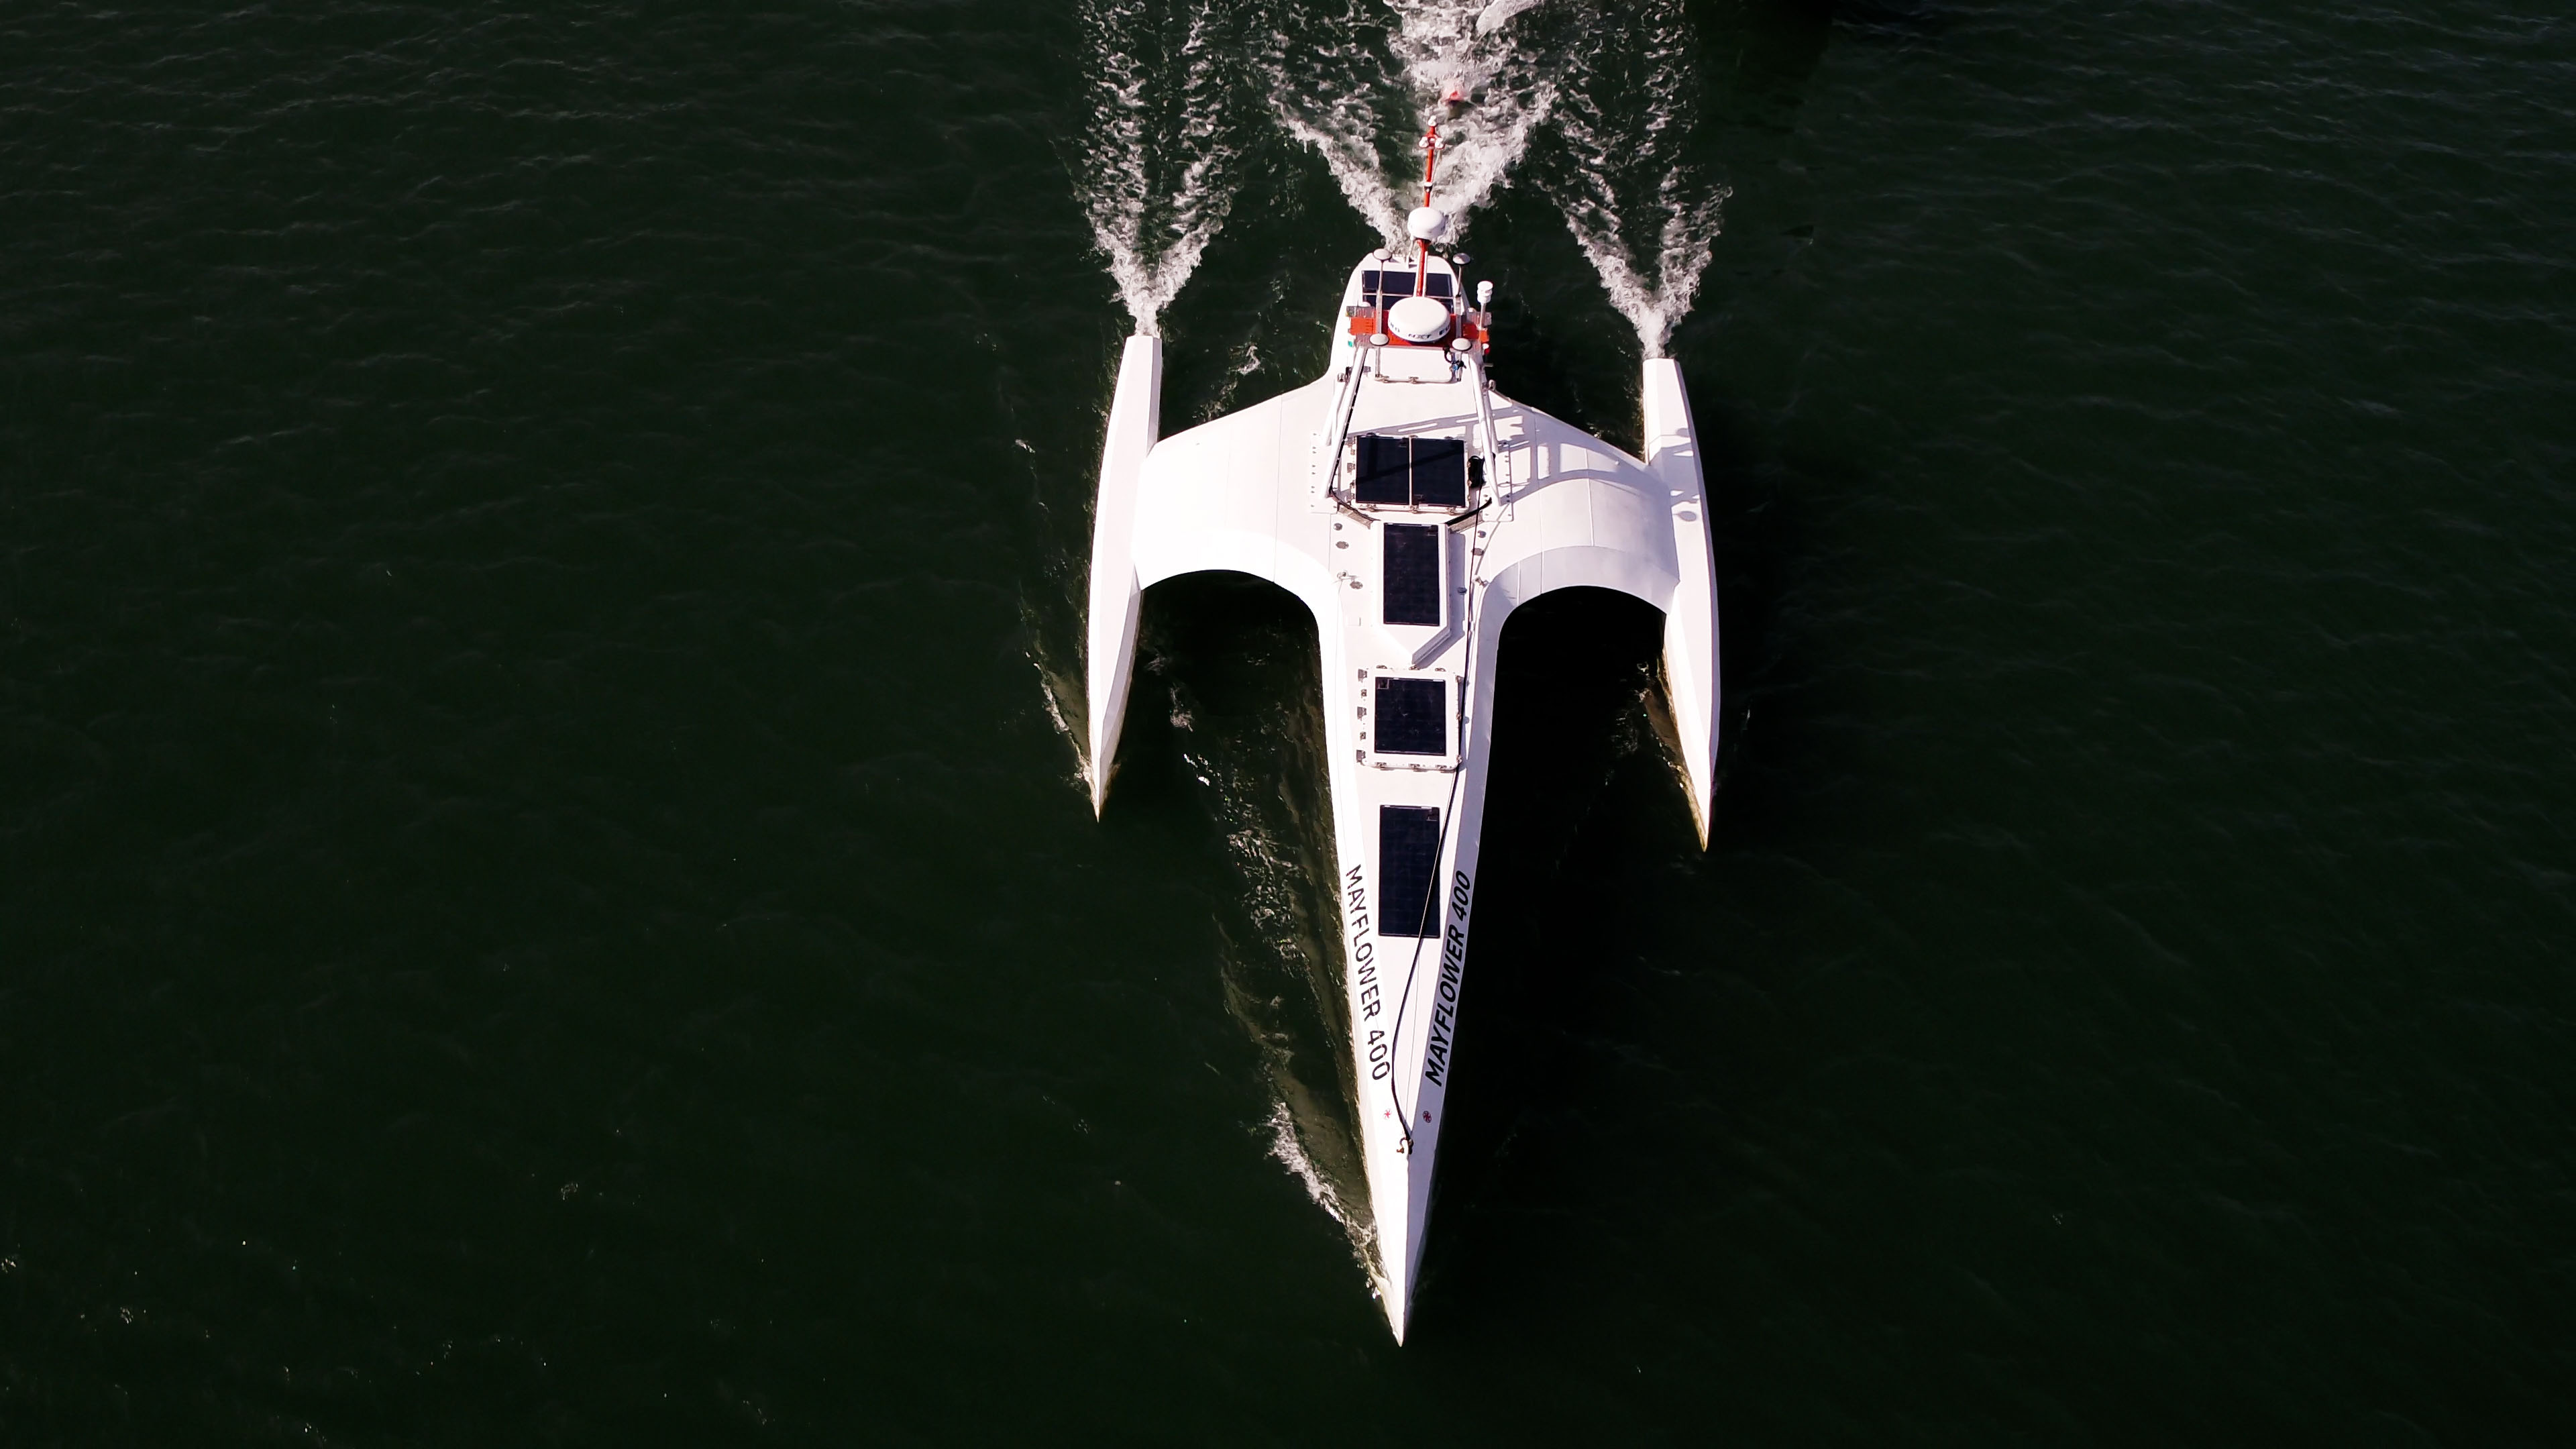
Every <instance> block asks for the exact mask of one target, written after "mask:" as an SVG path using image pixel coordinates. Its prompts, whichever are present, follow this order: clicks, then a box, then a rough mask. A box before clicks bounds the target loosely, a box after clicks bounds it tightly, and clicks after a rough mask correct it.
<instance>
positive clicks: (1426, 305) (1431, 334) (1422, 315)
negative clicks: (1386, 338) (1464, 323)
mask: <svg viewBox="0 0 2576 1449" xmlns="http://www.w3.org/2000/svg"><path fill="white" fill-rule="evenodd" d="M1386 330H1387V331H1389V332H1392V333H1394V334H1395V335H1396V336H1398V337H1401V338H1403V339H1404V340H1405V341H1407V342H1412V343H1418V344H1421V345H1423V346H1429V345H1431V344H1433V343H1437V342H1439V341H1441V340H1442V339H1444V338H1446V337H1447V336H1448V335H1449V305H1448V304H1447V303H1445V302H1442V301H1440V300H1438V299H1437V298H1433V297H1407V298H1405V299H1403V300H1402V301H1400V302H1397V303H1396V304H1395V305H1394V306H1392V307H1389V308H1387V309H1386Z"/></svg>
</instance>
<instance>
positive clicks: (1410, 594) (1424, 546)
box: [1378, 523, 1440, 624]
mask: <svg viewBox="0 0 2576 1449" xmlns="http://www.w3.org/2000/svg"><path fill="white" fill-rule="evenodd" d="M1384 531H1385V533H1386V581H1385V584H1384V586H1383V587H1382V588H1381V589H1380V590H1379V591H1378V596H1379V597H1380V598H1381V599H1383V600H1384V601H1385V607H1386V619H1385V622H1387V623H1389V624H1437V623H1439V622H1440V528H1439V525H1437V524H1430V523H1390V524H1388V525H1386V528H1385V530H1384Z"/></svg>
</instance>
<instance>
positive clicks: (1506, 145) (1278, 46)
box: [1254, 0, 1557, 246]
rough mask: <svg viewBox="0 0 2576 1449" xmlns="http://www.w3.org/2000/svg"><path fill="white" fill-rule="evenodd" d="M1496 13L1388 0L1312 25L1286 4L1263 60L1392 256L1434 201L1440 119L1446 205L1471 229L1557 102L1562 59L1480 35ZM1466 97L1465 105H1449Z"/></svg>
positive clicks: (1293, 118) (1304, 132)
mask: <svg viewBox="0 0 2576 1449" xmlns="http://www.w3.org/2000/svg"><path fill="white" fill-rule="evenodd" d="M1495 8H1496V7H1494V6H1490V5H1479V4H1478V3H1477V0H1386V3H1385V4H1384V5H1383V7H1382V8H1381V7H1379V6H1361V5H1358V4H1352V5H1349V6H1348V7H1347V8H1345V9H1344V10H1343V11H1342V12H1341V13H1340V14H1338V15H1332V16H1325V17H1322V18H1313V17H1303V16H1298V17H1292V16H1290V15H1289V14H1288V12H1287V10H1286V8H1285V7H1284V6H1283V7H1282V8H1280V9H1279V10H1278V11H1277V12H1276V13H1275V14H1274V17H1273V21H1274V23H1273V25H1272V27H1271V32H1270V35H1269V37H1268V42H1269V43H1268V44H1267V45H1266V46H1260V47H1256V48H1255V50H1254V58H1255V63H1256V65H1257V66H1258V68H1259V70H1260V72H1261V78H1262V80H1263V81H1265V82H1266V84H1267V87H1268V90H1269V94H1270V97H1271V105H1272V107H1273V110H1274V112H1275V114H1276V116H1277V119H1278V121H1279V124H1280V126H1281V127H1282V129H1284V130H1286V131H1287V133H1288V134H1289V135H1291V136H1293V137H1295V138H1296V139H1297V140H1298V141H1300V142H1302V143H1303V144H1304V145H1306V146H1307V147H1308V148H1310V149H1311V150H1313V151H1314V152H1315V153H1316V154H1317V155H1318V156H1320V157H1322V158H1323V161H1324V164H1325V166H1326V167H1327V168H1328V169H1329V170H1330V171H1331V172H1332V175H1333V179H1334V181H1336V182H1337V183H1339V184H1340V186H1341V188H1342V194H1343V196H1345V197H1346V198H1348V199H1349V201H1350V203H1351V206H1352V208H1353V209H1355V210H1356V211H1358V212H1359V214H1360V216H1361V217H1362V218H1363V219H1365V220H1366V221H1367V222H1368V223H1369V225H1370V226H1372V227H1375V228H1376V229H1377V231H1378V233H1379V235H1380V236H1382V237H1384V238H1385V240H1386V242H1387V244H1388V245H1389V246H1397V245H1401V244H1403V243H1404V240H1405V237H1404V215H1405V213H1406V212H1408V211H1410V210H1412V209H1413V207H1415V206H1417V205H1419V204H1420V203H1421V200H1422V192H1421V188H1422V145H1421V140H1422V136H1423V134H1424V133H1425V132H1426V131H1427V130H1428V129H1429V128H1430V125H1431V123H1432V122H1433V121H1435V120H1436V121H1438V122H1439V123H1440V141H1441V149H1440V184H1439V202H1440V205H1441V207H1442V209H1443V210H1446V211H1448V212H1449V213H1450V214H1451V215H1452V216H1454V217H1456V218H1457V219H1458V222H1459V225H1460V228H1461V230H1463V229H1464V226H1465V223H1466V220H1467V218H1468V216H1469V215H1470V214H1471V213H1473V212H1474V211H1475V210H1476V209H1477V208H1479V207H1481V206H1483V205H1484V204H1485V203H1486V202H1487V201H1489V200H1491V199H1492V197H1493V194H1494V190H1495V188H1496V187H1498V186H1500V185H1501V184H1502V183H1503V180H1504V178H1505V177H1506V176H1507V175H1509V174H1510V172H1511V170H1512V168H1513V166H1514V165H1515V164H1517V163H1518V162H1519V161H1520V159H1521V156H1522V155H1523V153H1525V152H1526V151H1528V149H1529V144H1530V138H1531V136H1532V134H1533V133H1534V132H1536V131H1537V130H1538V128H1539V126H1540V125H1541V124H1542V123H1544V122H1545V121H1546V120H1547V117H1548V114H1549V112H1550V111H1551V110H1552V109H1553V108H1554V106H1555V104H1556V98H1557V83H1556V81H1555V79H1554V70H1555V64H1554V61H1553V59H1552V58H1551V57H1550V55H1549V54H1548V51H1547V47H1546V46H1545V45H1543V44H1539V43H1536V42H1532V41H1530V40H1528V39H1526V31H1527V26H1526V25H1513V26H1505V25H1502V24H1501V23H1500V22H1499V21H1497V22H1496V23H1495V24H1494V25H1492V26H1487V27H1483V28H1480V27H1479V25H1478V18H1479V15H1480V13H1483V12H1489V11H1492V10H1494V9H1495ZM1522 8H1528V7H1522ZM1512 13H1518V11H1517V10H1515V11H1513V12H1512ZM1504 18H1505V19H1508V18H1509V17H1508V16H1505V17H1504ZM1390 21H1391V22H1392V23H1390ZM1453 93H1454V94H1457V95H1459V96H1461V97H1463V98H1464V100H1465V104H1463V105H1460V106H1451V105H1449V104H1447V103H1446V102H1445V101H1444V99H1443V97H1444V96H1447V95H1450V94H1453Z"/></svg>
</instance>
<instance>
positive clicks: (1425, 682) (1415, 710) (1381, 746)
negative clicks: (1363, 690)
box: [1376, 678, 1449, 755]
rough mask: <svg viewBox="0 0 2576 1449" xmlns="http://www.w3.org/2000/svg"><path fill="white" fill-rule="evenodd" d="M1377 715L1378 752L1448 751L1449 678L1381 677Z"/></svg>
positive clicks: (1410, 753)
mask: <svg viewBox="0 0 2576 1449" xmlns="http://www.w3.org/2000/svg"><path fill="white" fill-rule="evenodd" d="M1376 716H1377V721H1376V723H1377V736H1376V738H1377V752H1378V753H1379V754H1381V755H1446V754H1448V753H1449V681H1448V680H1445V679H1386V678H1380V679H1379V680H1378V682H1377V709H1376Z"/></svg>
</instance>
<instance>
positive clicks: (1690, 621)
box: [1089, 208, 1718, 1342]
mask: <svg viewBox="0 0 2576 1449" xmlns="http://www.w3.org/2000/svg"><path fill="white" fill-rule="evenodd" d="M1426 210H1427V208H1426ZM1413 229H1414V233H1415V235H1416V237H1417V238H1422V239H1423V240H1422V241H1421V242H1420V243H1419V244H1418V245H1417V248H1416V250H1415V252H1414V254H1412V255H1402V254H1397V253H1383V252H1382V253H1378V254H1376V255H1373V256H1371V257H1369V258H1367V259H1365V260H1363V261H1362V262H1361V263H1360V264H1359V265H1358V266H1357V267H1355V268H1353V269H1352V272H1351V276H1350V280H1349V282H1348V284H1347V285H1346V286H1345V287H1344V289H1343V295H1342V306H1341V309H1340V315H1339V316H1338V317H1336V318H1335V319H1334V327H1333V336H1334V343H1333V349H1332V353H1331V362H1330V364H1329V366H1328V367H1327V369H1326V371H1325V374H1324V375H1323V376H1322V377H1319V378H1317V379H1316V380H1315V381H1313V382H1311V383H1308V384H1307V385H1306V386H1304V387H1301V388H1298V389H1297V390H1296V391H1294V392H1290V393H1287V394H1285V395H1284V396H1281V397H1276V398H1272V399H1271V400H1270V401H1268V402H1265V403H1261V404H1258V405H1256V406H1254V407H1249V408H1246V409H1244V410H1242V411H1241V412H1237V413H1234V414H1231V415H1229V416H1226V417H1223V418H1219V419H1217V420H1216V421H1214V422H1211V423H1207V424H1205V425H1203V426H1200V427H1196V428H1191V429H1189V430H1188V431H1186V432H1182V433H1177V434H1174V435H1173V436H1171V437H1168V438H1165V437H1161V436H1160V396H1161V390H1162V366H1163V357H1162V343H1161V342H1160V341H1159V340H1158V339H1155V338H1151V337H1136V338H1131V339H1129V341H1128V343H1127V350H1126V356H1125V359H1124V361H1123V362H1122V364H1121V366H1120V368H1119V374H1118V391H1117V396H1116V400H1115V402H1114V403H1113V404H1112V406H1111V409H1110V415H1109V437H1108V441H1107V443H1106V445H1105V446H1104V447H1103V449H1102V452H1101V468H1100V500H1099V507H1098V511H1097V514H1096V516H1095V519H1094V524H1093V528H1094V532H1093V538H1092V555H1091V609H1090V619H1089V631H1090V638H1089V645H1090V655H1089V671H1090V680H1089V684H1090V698H1089V716H1090V721H1089V728H1090V750H1091V774H1092V781H1091V790H1092V803H1093V806H1094V808H1095V809H1097V808H1100V807H1101V806H1102V805H1104V804H1105V803H1106V801H1107V798H1108V794H1109V784H1110V780H1111V778H1112V776H1113V774H1114V769H1115V763H1116V759H1117V751H1118V732H1119V725H1120V722H1121V716H1122V715H1123V714H1124V712H1125V709H1126V704H1127V686H1128V681H1129V677H1130V674H1131V672H1132V669H1133V665H1134V656H1135V644H1136V618H1137V610H1138V607H1139V602H1140V598H1141V595H1142V592H1143V590H1144V589H1145V588H1147V587H1148V586H1150V585H1152V584H1155V583H1157V582H1159V581H1161V580H1163V579H1168V578H1171V577H1173V576H1175V575H1178V574H1185V573H1194V572H1198V571H1201V570H1207V569H1227V570H1233V571H1235V572H1238V573H1246V574H1251V575H1253V576H1254V577H1256V578H1263V579H1268V580H1270V581H1271V582H1273V583H1276V584H1278V585H1279V586H1280V587H1282V588H1285V589H1286V590H1288V592H1290V593H1292V594H1294V595H1296V596H1297V597H1298V598H1299V599H1301V600H1303V601H1305V604H1306V607H1307V609H1308V610H1309V611H1310V612H1312V613H1313V615H1314V618H1315V626H1316V630H1317V633H1318V635H1319V636H1320V640H1321V646H1322V648H1321V654H1322V660H1323V691H1324V699H1323V715H1324V730H1325V742H1326V748H1327V757H1328V758H1329V760H1330V762H1331V777H1332V778H1331V786H1332V802H1333V834H1334V845H1335V848H1336V851H1337V860H1338V865H1339V872H1340V884H1341V898H1342V899H1341V906H1342V921H1341V925H1342V950H1343V957H1344V960H1343V965H1344V968H1345V984H1346V990H1347V992H1348V1004H1349V1011H1350V1027H1351V1054H1352V1058H1353V1063H1354V1065H1355V1067H1356V1068H1357V1077H1358V1082H1359V1087H1360V1099H1359V1102H1358V1104H1357V1105H1358V1110H1359V1117H1360V1123H1359V1125H1360V1129H1361V1138H1362V1143H1363V1147H1364V1150H1365V1155H1366V1160H1367V1167H1368V1184H1369V1195H1370V1200H1371V1205H1372V1207H1373V1209H1374V1211H1375V1214H1376V1219H1377V1244H1378V1252H1379V1267H1380V1270H1381V1273H1382V1275H1383V1276H1382V1287H1381V1291H1382V1293H1383V1295H1384V1298H1385V1303H1386V1312H1387V1319H1388V1322H1389V1323H1390V1324H1391V1325H1392V1326H1393V1327H1394V1329H1395V1335H1396V1338H1397V1340H1398V1341H1399V1342H1400V1341H1402V1339H1403V1337H1404V1331H1405V1325H1406V1323H1407V1321H1408V1319H1409V1317H1410V1315H1411V1311H1412V1306H1413V1286H1414V1276H1415V1272H1416V1270H1417V1269H1418V1268H1419V1266H1420V1264H1421V1261H1422V1238H1423V1229H1424V1226H1425V1219H1426V1215H1427V1213H1428V1211H1429V1208H1430V1202H1431V1184H1432V1165H1433V1160H1434V1156H1435V1151H1434V1150H1435V1148H1436V1146H1437V1144H1438V1142H1439V1137H1440V1127H1441V1123H1442V1120H1443V1118H1444V1116H1445V1112H1444V1108H1445V1106H1446V1099H1447V1094H1448V1085H1449V1074H1450V1064H1451V1056H1452V1050H1453V1045H1454V1043H1455V1041H1456V1038H1457V1029H1458V1005H1459V996H1460V992H1461V989H1462V988H1463V986H1464V978H1465V967H1466V963H1467V929H1468V926H1469V923H1470V920H1471V918H1472V915H1473V911H1474V906H1475V898H1476V863H1477V836H1478V832H1479V827H1480V825H1481V823H1482V819H1483V814H1484V800H1485V771H1486V761H1487V757H1488V746H1489V745H1490V743H1491V741H1492V738H1493V730H1492V723H1493V718H1492V710H1493V701H1494V672H1493V664H1494V660H1495V656H1496V650H1497V646H1498V644H1499V643H1500V641H1501V638H1502V631H1503V622H1504V620H1505V619H1507V618H1509V617H1510V615H1511V612H1512V610H1513V609H1515V608H1517V607H1519V606H1520V605H1521V604H1523V603H1525V602H1527V601H1529V600H1530V599H1533V598H1536V597H1537V596H1539V595H1540V594H1543V593H1546V592H1548V591H1549V590H1551V589H1562V588H1571V587H1576V586H1585V585H1588V586H1593V587H1599V588H1608V589H1616V590H1619V591H1620V592H1622V593H1627V594H1633V595H1635V596H1636V597H1638V598H1640V599H1643V600H1645V601H1646V602H1647V603H1649V604H1652V605H1654V606H1655V607H1656V608H1658V609H1661V610H1663V611H1664V661H1663V662H1664V679H1665V683H1666V686H1667V689H1668V691H1669V694H1670V697H1671V706H1672V717H1673V721H1674V723H1675V725H1676V726H1677V727H1678V729H1679V733H1680V739H1681V747H1682V748H1681V753H1682V766H1683V770H1684V773H1685V775H1686V777H1687V782H1688V794H1689V797H1690V806H1691V813H1692V815H1693V817H1694V819H1695V820H1696V822H1697V824H1698V826H1699V832H1700V843H1701V844H1702V846H1703V847H1704V846H1705V845H1706V844H1707V841H1708V820H1709V806H1710V799H1709V796H1710V791H1711V788H1712V785H1713V779H1712V775H1713V771H1714V765H1715V761H1716V753H1717V707H1718V674H1717V663H1718V660H1717V601H1716V594H1715V582H1716V581H1715V576H1714V574H1713V571H1712V569H1711V565H1710V555H1709V536H1708V523H1707V518H1706V513H1707V510H1706V507H1705V505H1704V503H1703V500H1702V493H1701V485H1700V463H1699V451H1698V447H1697V444H1696V441H1695V438H1694V435H1693V433H1692V429H1691V416H1690V404H1689V401H1688V399H1687V398H1686V397H1685V396H1684V394H1683V390H1682V378H1681V371H1680V369H1679V368H1678V367H1676V366H1675V365H1674V364H1673V363H1672V362H1671V361H1670V360H1668V359H1663V358H1650V359H1648V360H1647V362H1646V364H1645V441H1646V456H1645V457H1643V458H1637V457H1634V456H1631V455H1630V454H1628V453H1627V452H1625V451H1623V450H1621V449H1619V448H1616V447H1613V446H1611V445H1610V444H1608V443H1605V442H1603V441H1601V440H1600V439H1598V438H1595V437H1593V436H1591V435H1590V434H1587V433H1584V432H1582V431H1580V430H1578V429H1576V428H1574V427H1572V426H1570V425H1568V424H1566V423H1563V422H1560V421H1558V420H1557V419H1555V418H1552V417H1549V416H1548V415H1547V414H1545V413H1542V412H1540V411H1538V410H1537V409H1535V408H1530V407H1525V406H1523V405H1521V404H1519V403H1516V402H1513V401H1512V400H1511V399H1509V398H1507V397H1504V396H1503V395H1502V394H1500V393H1497V392H1495V391H1494V390H1493V387H1492V384H1491V383H1490V381H1489V380H1488V379H1487V377H1486V375H1485V359H1486V352H1487V350H1488V345H1489V329H1490V325H1491V314H1490V313H1489V312H1486V311H1483V310H1480V309H1479V308H1478V307H1477V306H1475V305H1472V304H1471V303H1470V302H1469V299H1468V298H1467V296H1466V295H1465V282H1464V279H1463V278H1462V277H1461V276H1460V274H1459V272H1458V270H1457V268H1456V267H1455V266H1453V265H1452V263H1451V262H1450V261H1449V260H1448V259H1446V258H1444V257H1442V256H1439V255H1436V254H1434V253H1432V252H1431V250H1430V247H1429V244H1428V242H1429V240H1430V238H1427V237H1425V236H1424V233H1425V232H1432V233H1434V235H1437V234H1439V233H1441V232H1445V229H1446V218H1442V217H1439V216H1438V214H1437V213H1431V215H1430V216H1425V214H1424V213H1423V212H1416V213H1415V217H1414V223H1413ZM1486 291H1487V294H1488V295H1490V285H1488V287H1487V288H1486Z"/></svg>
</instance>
